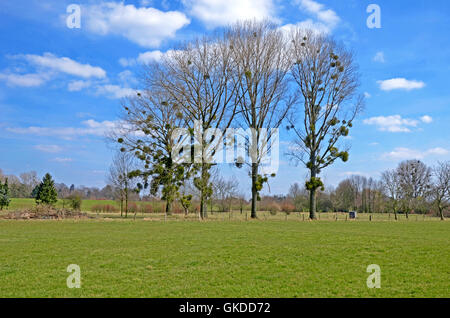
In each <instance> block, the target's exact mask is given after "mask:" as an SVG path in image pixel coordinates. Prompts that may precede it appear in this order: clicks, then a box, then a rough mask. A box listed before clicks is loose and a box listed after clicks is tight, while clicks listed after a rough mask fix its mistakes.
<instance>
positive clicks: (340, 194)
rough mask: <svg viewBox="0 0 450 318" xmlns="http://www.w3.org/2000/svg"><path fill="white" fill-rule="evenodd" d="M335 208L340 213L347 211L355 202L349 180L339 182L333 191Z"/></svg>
mask: <svg viewBox="0 0 450 318" xmlns="http://www.w3.org/2000/svg"><path fill="white" fill-rule="evenodd" d="M334 193H335V196H336V198H335V199H336V201H335V206H334V207H335V208H337V209H338V210H340V211H348V210H350V209H351V208H352V207H353V204H354V202H355V191H354V188H353V184H352V182H351V181H350V180H349V179H345V180H343V181H341V182H340V183H339V185H338V187H337V188H336V190H335V192H334Z"/></svg>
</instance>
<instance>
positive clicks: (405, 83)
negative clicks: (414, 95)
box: [377, 78, 425, 91]
mask: <svg viewBox="0 0 450 318" xmlns="http://www.w3.org/2000/svg"><path fill="white" fill-rule="evenodd" d="M377 83H378V84H379V85H380V88H381V89H382V90H383V91H392V90H396V89H401V90H407V91H410V90H413V89H420V88H423V87H425V83H424V82H422V81H414V80H407V79H405V78H392V79H388V80H384V81H378V82H377Z"/></svg>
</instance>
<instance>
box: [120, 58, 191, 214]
mask: <svg viewBox="0 0 450 318" xmlns="http://www.w3.org/2000/svg"><path fill="white" fill-rule="evenodd" d="M164 72H165V70H164V69H163V68H162V67H161V65H160V64H158V63H153V64H149V65H147V66H146V67H145V69H144V71H143V72H142V77H141V86H142V90H141V91H140V92H138V93H137V95H136V96H131V97H128V98H127V99H126V100H125V101H124V102H123V108H124V110H125V113H124V116H123V121H122V122H123V125H122V127H120V129H119V130H118V131H116V132H114V139H115V140H117V141H118V142H119V143H120V144H121V146H122V148H121V150H122V151H126V152H128V153H131V154H133V155H134V156H135V157H136V158H138V159H139V160H140V161H141V162H142V167H141V169H137V170H134V171H133V172H132V173H131V175H132V176H134V177H140V178H142V179H143V180H144V184H141V183H138V184H137V187H138V188H139V190H144V189H146V188H148V187H150V193H151V194H152V195H157V194H158V193H159V191H161V194H162V199H163V200H165V201H166V214H170V213H171V207H172V203H173V202H174V200H175V199H176V198H177V196H178V194H179V188H180V186H181V185H182V184H183V181H184V179H185V178H187V177H188V176H189V171H190V169H189V167H190V166H189V164H188V163H178V162H177V160H176V158H174V155H177V154H178V152H177V149H178V144H180V143H183V138H187V137H186V136H184V137H183V136H176V134H175V131H176V129H178V127H180V126H183V125H184V124H185V122H186V119H185V115H184V113H183V108H182V107H181V106H180V105H179V104H178V102H177V101H176V100H174V99H173V98H172V97H171V94H169V93H168V92H167V91H166V90H165V89H164V88H163V87H162V86H161V81H162V78H163V77H164Z"/></svg>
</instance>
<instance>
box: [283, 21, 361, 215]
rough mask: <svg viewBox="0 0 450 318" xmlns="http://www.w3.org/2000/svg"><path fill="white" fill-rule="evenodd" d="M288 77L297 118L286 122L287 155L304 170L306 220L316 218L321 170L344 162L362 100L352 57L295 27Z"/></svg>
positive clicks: (319, 36)
mask: <svg viewBox="0 0 450 318" xmlns="http://www.w3.org/2000/svg"><path fill="white" fill-rule="evenodd" d="M291 40H292V41H291V42H292V44H291V47H290V50H291V60H292V61H294V62H293V64H292V67H291V73H290V74H291V76H292V79H293V81H294V83H295V85H296V91H297V93H298V95H297V96H298V103H297V104H298V106H299V109H298V111H297V112H296V114H302V116H299V118H296V117H297V116H292V117H291V118H290V126H288V128H289V129H292V130H293V131H294V134H295V142H294V147H295V150H294V151H292V152H291V153H290V155H291V157H292V158H293V159H294V160H296V161H297V162H302V163H303V164H304V165H305V166H306V167H307V168H308V169H309V175H310V177H309V180H308V181H307V182H306V188H307V189H308V190H309V192H310V209H309V210H310V218H311V219H315V218H316V215H315V212H316V191H317V189H320V188H322V189H323V188H324V185H323V183H322V181H321V179H320V177H319V174H320V172H321V171H322V170H323V169H324V168H326V167H328V166H330V165H331V164H333V163H334V162H335V161H336V159H341V160H342V161H343V162H346V161H347V160H348V156H349V154H348V150H349V148H348V147H345V146H344V145H342V146H343V147H341V145H340V144H339V142H340V141H341V140H342V137H346V136H348V133H349V129H350V128H351V127H352V125H353V120H354V119H355V117H356V115H357V114H358V113H359V112H360V110H361V108H362V104H363V98H362V97H361V96H357V95H356V90H357V88H358V85H359V78H358V77H359V76H358V73H357V71H356V65H355V62H354V58H353V56H352V54H351V53H350V52H349V51H348V50H346V49H345V48H344V47H342V46H340V45H338V44H337V43H336V42H335V41H334V40H333V39H332V38H330V37H328V36H326V35H322V34H317V33H314V32H313V31H304V30H302V29H296V30H295V31H294V32H292V35H291Z"/></svg>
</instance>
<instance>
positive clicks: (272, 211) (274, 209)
mask: <svg viewBox="0 0 450 318" xmlns="http://www.w3.org/2000/svg"><path fill="white" fill-rule="evenodd" d="M266 210H267V211H269V212H270V214H271V215H276V214H277V212H280V210H281V209H280V206H279V205H278V204H276V203H275V202H272V203H269V204H268V205H267V206H266Z"/></svg>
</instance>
